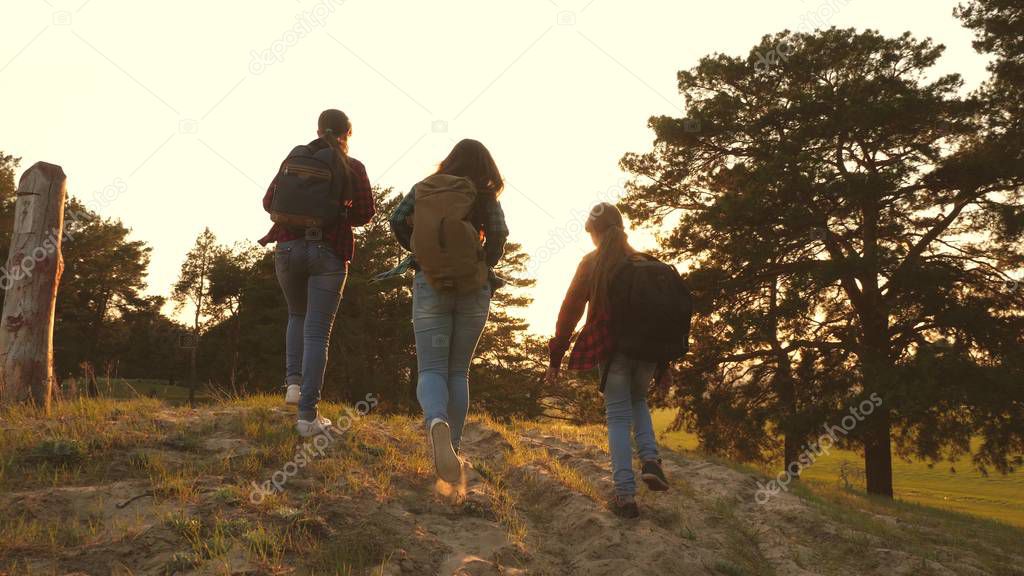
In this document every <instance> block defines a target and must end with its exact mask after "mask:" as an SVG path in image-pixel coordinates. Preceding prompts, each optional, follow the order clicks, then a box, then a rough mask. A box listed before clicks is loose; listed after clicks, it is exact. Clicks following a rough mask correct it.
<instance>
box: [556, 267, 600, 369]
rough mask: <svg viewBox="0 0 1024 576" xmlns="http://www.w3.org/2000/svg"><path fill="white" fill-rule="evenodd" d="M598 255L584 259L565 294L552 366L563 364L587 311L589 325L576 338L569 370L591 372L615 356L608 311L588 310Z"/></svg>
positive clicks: (557, 328) (570, 357)
mask: <svg viewBox="0 0 1024 576" xmlns="http://www.w3.org/2000/svg"><path fill="white" fill-rule="evenodd" d="M594 255H595V253H594V252H591V253H590V254H587V255H586V256H584V257H583V261H582V262H580V265H579V267H577V268H576V275H575V276H573V279H572V284H570V285H569V291H568V292H567V293H566V294H565V300H563V301H562V309H561V310H559V312H558V324H557V325H556V327H555V337H554V338H552V339H551V341H550V342H548V352H549V353H550V355H551V366H560V365H561V364H562V357H564V356H565V352H566V351H567V350H568V349H569V346H570V344H571V343H572V336H573V331H575V330H576V325H577V324H579V321H580V318H582V317H583V310H584V308H586V309H587V321H586V323H585V324H584V325H583V330H580V333H579V335H578V336H577V337H576V343H575V344H574V345H572V353H571V354H569V369H570V370H589V369H591V368H594V367H595V366H597V365H599V364H601V363H602V362H605V361H606V360H608V357H609V355H610V354H611V352H612V348H613V346H614V342H613V341H612V332H611V325H610V324H611V320H610V318H609V316H608V313H607V311H605V310H594V308H593V307H592V306H590V307H588V306H587V302H589V301H590V285H591V281H590V277H591V274H592V273H593V270H594Z"/></svg>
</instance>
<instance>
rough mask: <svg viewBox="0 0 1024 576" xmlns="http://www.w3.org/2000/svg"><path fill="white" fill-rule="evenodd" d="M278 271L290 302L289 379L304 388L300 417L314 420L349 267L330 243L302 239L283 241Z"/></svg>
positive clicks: (277, 251)
mask: <svg viewBox="0 0 1024 576" xmlns="http://www.w3.org/2000/svg"><path fill="white" fill-rule="evenodd" d="M274 269H275V272H276V273H277V281H278V283H279V284H280V285H281V290H282V291H283V292H284V299H285V302H286V303H287V304H288V329H287V331H286V333H285V376H286V378H285V381H286V382H287V383H288V384H289V385H291V384H299V385H300V386H301V388H300V391H301V392H300V394H299V419H301V420H313V419H315V418H316V416H317V412H316V405H317V403H318V402H319V401H320V389H321V388H322V387H323V384H324V371H325V370H326V369H327V348H328V345H329V344H330V341H331V328H332V327H333V326H334V316H335V315H336V314H337V313H338V304H339V303H340V302H341V293H342V291H344V289H345V278H346V276H347V275H348V263H347V262H344V261H343V260H342V259H341V258H340V257H339V256H338V255H337V254H335V253H334V250H332V249H331V248H329V247H328V246H327V244H325V243H324V242H322V241H309V240H302V239H300V240H289V241H287V242H278V243H277V248H276V249H275V250H274Z"/></svg>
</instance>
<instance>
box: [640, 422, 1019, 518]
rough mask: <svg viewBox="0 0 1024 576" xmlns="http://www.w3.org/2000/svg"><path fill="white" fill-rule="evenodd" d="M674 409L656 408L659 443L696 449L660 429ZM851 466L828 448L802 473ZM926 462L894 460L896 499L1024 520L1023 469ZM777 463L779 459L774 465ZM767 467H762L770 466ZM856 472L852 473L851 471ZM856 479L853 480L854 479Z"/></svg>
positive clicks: (835, 474) (692, 441)
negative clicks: (1004, 472) (1002, 471)
mask: <svg viewBox="0 0 1024 576" xmlns="http://www.w3.org/2000/svg"><path fill="white" fill-rule="evenodd" d="M673 414H674V413H673V412H672V411H670V410H656V411H654V413H653V417H654V429H655V431H657V432H658V433H659V435H660V436H659V438H660V441H661V443H662V444H663V445H664V446H666V447H668V448H671V449H673V450H679V451H693V450H696V449H697V437H696V436H695V435H693V434H689V433H687V432H685V431H680V432H665V431H666V430H667V428H668V426H669V424H670V423H671V422H672V417H673ZM844 462H845V463H846V464H845V465H846V466H847V467H848V469H852V470H854V471H857V470H863V467H864V463H863V457H862V456H860V455H859V454H857V453H856V452H850V451H846V450H832V452H831V454H829V455H825V454H822V455H821V456H820V457H818V459H817V461H816V462H815V463H814V466H812V467H811V468H808V469H806V470H805V471H804V472H803V475H804V477H805V478H806V479H808V480H811V481H813V482H816V483H821V484H832V485H837V486H838V485H839V484H841V482H840V467H841V466H843V465H844V464H843V463H844ZM950 466H951V464H950V463H948V462H947V463H939V464H937V465H935V466H929V465H928V464H927V463H926V462H907V461H905V460H901V459H899V458H895V459H894V460H893V489H894V490H895V492H896V497H897V498H898V499H899V500H903V501H906V502H912V503H915V504H923V505H926V506H931V507H934V508H940V509H944V510H951V511H955V512H961V513H965V514H971V515H974V516H981V517H984V518H991V519H994V520H999V521H1001V522H1005V523H1008V524H1013V525H1016V526H1024V473H1016V474H1010V475H1008V476H1003V475H1001V474H998V473H993V474H991V475H990V476H989V477H987V478H986V477H985V476H983V475H982V474H981V473H980V472H978V471H977V470H975V469H974V468H973V467H972V466H971V462H970V458H969V457H967V458H963V459H962V460H961V461H959V462H956V463H953V464H952V466H953V468H955V470H956V472H953V471H951V469H950ZM777 468H778V469H779V470H781V469H782V463H781V462H780V463H779V464H778V466H777ZM771 471H772V470H771V469H769V470H766V472H769V473H770V472H771ZM854 476H855V475H854ZM855 485H856V483H855Z"/></svg>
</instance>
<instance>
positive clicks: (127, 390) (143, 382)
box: [80, 378, 209, 405]
mask: <svg viewBox="0 0 1024 576" xmlns="http://www.w3.org/2000/svg"><path fill="white" fill-rule="evenodd" d="M96 384H97V386H98V387H99V391H100V395H101V396H104V397H108V398H125V399H131V398H137V397H139V396H145V397H149V398H159V399H160V400H164V401H166V402H168V403H170V404H175V405H176V404H182V403H185V402H188V388H187V387H185V386H170V385H168V384H167V380H152V379H126V378H111V379H110V380H107V379H105V378H97V379H96ZM80 390H82V388H80ZM196 401H199V402H206V401H209V398H208V397H207V396H206V394H205V392H204V391H203V389H202V388H200V389H198V390H196Z"/></svg>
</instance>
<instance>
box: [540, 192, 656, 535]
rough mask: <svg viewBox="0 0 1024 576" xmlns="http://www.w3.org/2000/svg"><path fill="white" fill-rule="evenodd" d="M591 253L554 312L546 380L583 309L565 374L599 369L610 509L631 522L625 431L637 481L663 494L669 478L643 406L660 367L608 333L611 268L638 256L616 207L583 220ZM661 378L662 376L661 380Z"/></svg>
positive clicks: (554, 375)
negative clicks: (621, 347) (637, 466)
mask: <svg viewBox="0 0 1024 576" xmlns="http://www.w3.org/2000/svg"><path fill="white" fill-rule="evenodd" d="M585 228H586V230H587V232H589V233H590V237H591V239H592V240H593V241H594V245H595V246H596V247H597V249H596V250H594V251H593V252H591V253H589V254H587V255H586V256H584V257H583V261H582V262H580V265H579V267H578V268H577V269H576V275H575V276H574V277H573V279H572V283H571V284H570V285H569V290H568V292H567V293H566V295H565V300H564V301H563V302H562V308H561V310H560V311H559V313H558V324H557V325H556V329H555V336H554V338H552V339H551V341H550V342H549V343H548V350H549V353H550V364H549V367H548V372H547V377H546V380H547V382H548V384H554V383H555V382H556V381H557V379H558V377H559V373H560V371H561V364H562V358H563V357H564V356H565V353H566V351H567V350H569V346H570V342H571V340H572V335H573V331H574V330H575V329H576V324H578V323H579V321H580V318H581V317H582V316H583V311H584V309H586V310H587V321H586V324H585V325H584V326H583V330H581V331H580V333H579V336H578V337H577V338H576V344H575V346H573V348H572V353H571V354H570V355H569V369H571V370H590V369H592V368H594V367H595V366H596V367H597V368H598V369H599V372H600V377H601V382H602V383H604V386H603V389H602V392H603V394H604V402H605V414H606V417H607V422H608V446H609V450H610V452H611V459H612V470H613V472H612V479H613V480H614V482H615V496H614V498H613V499H612V500H611V502H610V503H609V507H610V508H611V509H612V511H613V512H615V513H616V514H618V515H619V516H623V517H626V518H636V517H637V516H639V514H640V512H639V509H638V508H637V505H636V498H635V494H636V479H635V476H634V474H633V451H632V447H631V446H630V438H629V436H630V429H631V428H632V431H633V436H634V438H635V439H636V445H637V452H638V453H639V456H640V460H641V466H642V473H641V479H642V480H643V481H644V483H646V484H647V487H648V488H649V489H651V490H658V491H662V490H668V488H669V485H668V480H667V479H666V478H665V473H664V471H663V470H662V468H661V459H659V458H658V445H657V442H656V441H655V437H654V426H653V424H652V422H651V411H650V409H649V408H648V407H647V398H646V394H647V387H648V385H649V384H650V382H651V380H652V379H653V378H654V376H655V373H656V371H657V369H658V366H656V365H655V364H654V363H653V362H645V361H641V360H638V359H635V358H630V357H628V356H626V355H625V354H622V353H616V352H615V335H614V333H613V331H612V329H611V314H610V310H609V304H608V284H609V281H610V280H611V277H612V275H613V274H614V272H615V270H616V269H617V267H618V266H619V265H620V264H621V263H622V262H624V261H625V260H626V259H627V258H643V256H642V255H641V254H639V253H638V252H637V251H636V250H634V249H633V247H632V246H630V245H629V239H628V238H627V236H626V231H625V227H624V224H623V220H622V214H621V213H620V212H619V210H618V208H616V207H615V206H613V205H611V204H608V203H606V202H602V203H601V204H598V205H597V206H595V207H594V208H593V209H592V210H591V211H590V215H589V216H588V217H587V223H586V226H585ZM664 375H667V372H664V371H663V373H662V374H661V376H664Z"/></svg>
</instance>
